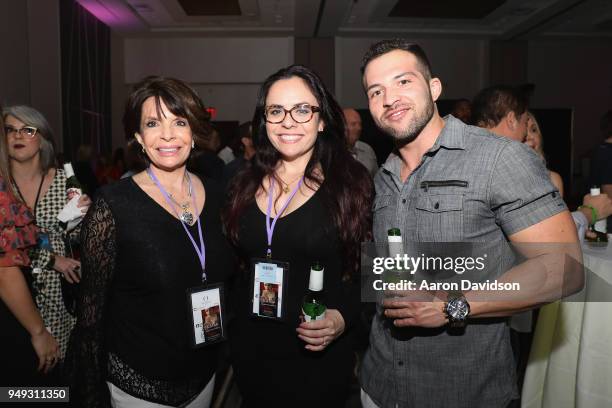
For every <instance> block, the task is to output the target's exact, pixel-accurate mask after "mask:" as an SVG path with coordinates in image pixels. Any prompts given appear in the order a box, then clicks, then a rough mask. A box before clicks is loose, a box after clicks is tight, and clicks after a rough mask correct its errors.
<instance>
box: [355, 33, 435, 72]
mask: <svg viewBox="0 0 612 408" xmlns="http://www.w3.org/2000/svg"><path fill="white" fill-rule="evenodd" d="M395 50H402V51H406V52H409V53H411V54H412V55H414V56H415V57H416V59H417V62H418V68H419V71H420V72H421V74H423V76H424V77H425V79H426V80H427V81H429V80H430V79H431V78H432V77H433V75H432V73H431V64H430V63H429V59H428V58H427V55H426V54H425V51H423V48H421V46H420V45H419V44H417V43H413V42H410V41H408V40H406V39H404V38H394V39H391V40H383V41H379V42H377V43H376V44H372V45H371V46H370V48H369V49H368V51H366V53H365V55H364V56H363V59H362V60H361V75H363V74H364V73H365V69H366V66H367V65H368V64H369V63H370V61H372V60H373V59H375V58H378V57H380V56H381V55H383V54H386V53H388V52H391V51H395Z"/></svg>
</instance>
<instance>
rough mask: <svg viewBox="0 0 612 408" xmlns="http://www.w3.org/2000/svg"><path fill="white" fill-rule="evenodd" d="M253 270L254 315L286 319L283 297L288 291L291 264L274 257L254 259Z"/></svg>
mask: <svg viewBox="0 0 612 408" xmlns="http://www.w3.org/2000/svg"><path fill="white" fill-rule="evenodd" d="M251 270H252V276H251V278H252V279H251V282H252V286H251V287H252V288H253V291H252V295H253V296H252V303H253V308H252V314H253V316H255V317H263V318H268V319H273V320H284V319H285V303H284V301H283V297H284V295H285V293H287V279H288V276H289V273H288V272H289V264H288V263H287V262H279V261H275V260H272V259H253V261H252V264H251Z"/></svg>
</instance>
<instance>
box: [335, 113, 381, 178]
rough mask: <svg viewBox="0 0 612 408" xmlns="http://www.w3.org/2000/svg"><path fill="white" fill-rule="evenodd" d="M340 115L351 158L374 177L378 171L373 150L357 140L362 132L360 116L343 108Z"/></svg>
mask: <svg viewBox="0 0 612 408" xmlns="http://www.w3.org/2000/svg"><path fill="white" fill-rule="evenodd" d="M342 113H344V121H345V122H346V144H347V145H348V148H349V150H350V151H351V154H352V155H353V157H355V159H357V161H358V162H359V163H361V164H363V165H364V167H365V168H366V169H368V172H369V173H370V174H371V175H372V177H374V175H375V174H376V171H377V170H378V162H377V161H376V153H374V149H372V148H371V147H370V145H369V144H367V143H365V142H362V141H361V140H359V138H360V137H361V130H362V127H361V116H359V112H357V111H356V110H355V109H353V108H344V109H342Z"/></svg>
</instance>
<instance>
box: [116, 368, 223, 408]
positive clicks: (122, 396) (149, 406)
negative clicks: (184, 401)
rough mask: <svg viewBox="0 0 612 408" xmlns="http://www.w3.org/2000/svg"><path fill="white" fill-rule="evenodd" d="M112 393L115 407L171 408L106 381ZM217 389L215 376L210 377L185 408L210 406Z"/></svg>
mask: <svg viewBox="0 0 612 408" xmlns="http://www.w3.org/2000/svg"><path fill="white" fill-rule="evenodd" d="M106 385H108V389H109V390H110V394H111V406H112V407H113V408H170V406H169V405H162V404H156V403H154V402H149V401H145V400H142V399H140V398H136V397H134V396H131V395H130V394H128V393H127V392H125V391H123V390H122V389H121V388H119V387H117V386H115V385H114V384H111V383H109V382H106ZM214 389H215V376H214V375H213V377H212V378H211V379H210V381H209V382H208V384H206V387H204V389H203V390H202V392H201V393H200V394H199V395H198V396H197V397H196V398H195V399H194V400H193V401H191V403H190V404H189V405H187V406H186V407H185V408H209V407H210V403H211V401H212V395H213V391H214Z"/></svg>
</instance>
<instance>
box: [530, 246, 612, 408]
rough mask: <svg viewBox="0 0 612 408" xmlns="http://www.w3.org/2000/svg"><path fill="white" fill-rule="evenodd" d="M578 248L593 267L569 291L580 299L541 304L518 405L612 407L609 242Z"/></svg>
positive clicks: (611, 255)
mask: <svg viewBox="0 0 612 408" xmlns="http://www.w3.org/2000/svg"><path fill="white" fill-rule="evenodd" d="M582 249H583V254H584V265H585V267H586V268H588V270H590V271H591V272H592V273H588V274H587V280H586V282H585V288H584V289H583V290H582V291H581V292H580V293H578V294H576V295H573V296H572V299H574V298H577V300H581V301H572V302H555V303H552V304H549V305H546V306H545V307H543V308H542V309H541V310H540V315H539V318H538V323H537V326H536V330H535V333H534V338H533V345H532V348H531V354H530V356H529V363H528V365H527V372H526V374H525V382H524V385H523V395H522V401H521V407H522V408H564V407H567V408H570V407H571V408H606V407H612V243H610V244H609V245H608V247H607V248H605V249H603V248H597V249H594V248H591V247H589V246H588V245H583V247H582ZM602 300H608V301H607V302H604V301H602Z"/></svg>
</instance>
